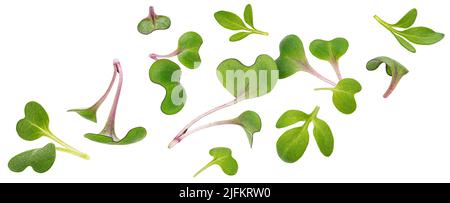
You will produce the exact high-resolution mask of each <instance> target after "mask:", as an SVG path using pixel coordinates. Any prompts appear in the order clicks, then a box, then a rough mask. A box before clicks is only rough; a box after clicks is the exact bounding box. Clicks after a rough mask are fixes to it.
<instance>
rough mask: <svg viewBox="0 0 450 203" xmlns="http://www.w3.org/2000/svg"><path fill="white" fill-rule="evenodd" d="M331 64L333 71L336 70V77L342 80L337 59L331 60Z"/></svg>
mask: <svg viewBox="0 0 450 203" xmlns="http://www.w3.org/2000/svg"><path fill="white" fill-rule="evenodd" d="M331 66H333V69H334V72H336V76H337V77H338V79H339V80H342V74H341V71H340V70H339V63H338V62H337V61H333V62H331Z"/></svg>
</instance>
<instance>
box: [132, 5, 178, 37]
mask: <svg viewBox="0 0 450 203" xmlns="http://www.w3.org/2000/svg"><path fill="white" fill-rule="evenodd" d="M170 24H171V22H170V18H169V17H167V16H162V15H156V13H155V10H154V8H153V7H152V6H151V7H150V9H149V15H148V16H147V17H146V18H144V19H142V20H141V21H140V22H139V24H138V26H137V28H138V31H139V32H140V33H141V34H144V35H149V34H150V33H152V32H153V31H155V30H166V29H169V27H170Z"/></svg>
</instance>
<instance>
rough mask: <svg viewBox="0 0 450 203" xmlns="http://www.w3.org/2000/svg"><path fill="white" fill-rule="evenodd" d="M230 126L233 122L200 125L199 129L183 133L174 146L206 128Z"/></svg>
mask: <svg viewBox="0 0 450 203" xmlns="http://www.w3.org/2000/svg"><path fill="white" fill-rule="evenodd" d="M232 124H235V122H234V120H224V121H216V122H212V123H208V124H205V125H202V126H200V127H197V128H195V129H193V130H189V131H187V132H186V133H184V134H183V135H182V136H180V137H179V139H178V140H179V141H178V142H177V143H175V144H178V143H179V142H181V141H182V140H183V139H184V138H186V137H187V136H189V135H192V134H194V133H196V132H198V131H201V130H204V129H207V128H211V127H214V126H220V125H232ZM172 147H173V146H172Z"/></svg>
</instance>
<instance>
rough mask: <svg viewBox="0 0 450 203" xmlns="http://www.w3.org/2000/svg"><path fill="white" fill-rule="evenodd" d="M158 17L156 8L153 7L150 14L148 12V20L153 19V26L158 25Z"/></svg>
mask: <svg viewBox="0 0 450 203" xmlns="http://www.w3.org/2000/svg"><path fill="white" fill-rule="evenodd" d="M157 17H158V16H157V15H156V13H155V8H153V6H150V8H149V12H148V18H150V19H152V22H153V25H155V23H156V22H155V21H156V18H157Z"/></svg>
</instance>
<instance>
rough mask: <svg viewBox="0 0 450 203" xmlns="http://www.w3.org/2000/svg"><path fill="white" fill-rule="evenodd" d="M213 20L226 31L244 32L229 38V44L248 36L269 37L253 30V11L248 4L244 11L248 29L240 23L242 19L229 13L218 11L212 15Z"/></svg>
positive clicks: (264, 33)
mask: <svg viewBox="0 0 450 203" xmlns="http://www.w3.org/2000/svg"><path fill="white" fill-rule="evenodd" d="M214 18H215V19H216V21H217V22H218V23H219V24H220V25H221V26H222V27H224V28H226V29H229V30H241V31H246V32H238V33H236V34H234V35H232V36H231V37H230V41H231V42H236V41H239V40H242V39H244V38H246V37H247V36H249V35H250V34H259V35H265V36H267V35H269V33H267V32H263V31H260V30H258V29H256V28H255V26H254V24H253V9H252V6H251V5H250V4H248V5H247V6H246V7H245V10H244V21H245V23H247V24H248V25H249V26H250V28H249V27H247V25H245V23H244V21H242V19H241V18H240V17H239V16H238V15H236V14H234V13H232V12H229V11H218V12H216V13H215V14H214Z"/></svg>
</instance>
